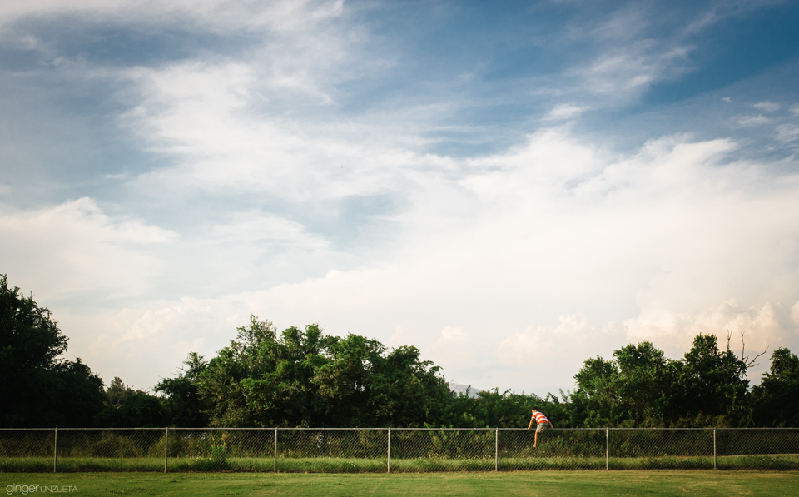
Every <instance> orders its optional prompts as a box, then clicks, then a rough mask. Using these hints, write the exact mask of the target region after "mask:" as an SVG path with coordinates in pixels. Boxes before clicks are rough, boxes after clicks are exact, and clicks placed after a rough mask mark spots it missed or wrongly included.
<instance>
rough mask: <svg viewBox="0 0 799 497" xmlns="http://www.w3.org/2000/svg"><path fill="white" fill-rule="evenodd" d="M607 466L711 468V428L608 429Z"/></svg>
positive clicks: (623, 467)
mask: <svg viewBox="0 0 799 497" xmlns="http://www.w3.org/2000/svg"><path fill="white" fill-rule="evenodd" d="M608 438H609V443H608V452H609V454H610V459H609V466H610V468H611V469H713V430H692V429H668V430H665V429H652V430H623V429H622V430H610V431H609V437H608Z"/></svg>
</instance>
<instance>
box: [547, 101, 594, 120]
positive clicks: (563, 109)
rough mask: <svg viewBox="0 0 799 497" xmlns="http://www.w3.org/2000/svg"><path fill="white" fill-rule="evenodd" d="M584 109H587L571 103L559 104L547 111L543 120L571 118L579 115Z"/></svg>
mask: <svg viewBox="0 0 799 497" xmlns="http://www.w3.org/2000/svg"><path fill="white" fill-rule="evenodd" d="M586 110H588V108H586V107H578V106H576V105H572V104H559V105H556V106H555V107H554V108H553V109H552V110H551V111H549V113H548V114H547V115H546V116H545V117H544V120H545V121H555V120H560V119H571V118H573V117H577V116H579V115H580V114H582V113H583V112H585V111H586Z"/></svg>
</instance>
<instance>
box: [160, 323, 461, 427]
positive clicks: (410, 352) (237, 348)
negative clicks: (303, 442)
mask: <svg viewBox="0 0 799 497" xmlns="http://www.w3.org/2000/svg"><path fill="white" fill-rule="evenodd" d="M198 361H200V362H198ZM191 363H194V364H196V365H197V367H196V368H195V372H194V373H192V376H191V377H187V376H186V375H184V376H182V377H178V378H176V379H167V380H164V381H162V382H161V383H160V384H159V386H158V387H157V388H158V389H159V390H160V391H162V392H164V393H166V394H167V400H166V402H167V403H168V404H169V403H172V404H174V405H177V404H179V403H180V402H189V394H188V393H191V390H190V389H189V388H188V386H189V385H192V386H193V387H194V388H196V394H197V397H196V399H195V401H193V402H194V405H196V406H203V407H204V412H205V413H206V414H207V415H208V417H209V420H210V424H211V425H213V426H231V427H237V426H286V427H294V426H320V427H326V426H327V427H336V426H421V425H423V424H424V423H426V422H436V421H437V420H438V419H439V416H440V413H441V412H442V409H443V406H444V404H445V403H446V402H447V401H448V400H449V399H450V397H451V394H450V392H449V390H448V388H447V386H446V383H445V382H444V379H443V378H442V377H441V376H439V375H438V371H439V368H438V367H437V366H435V365H433V364H432V362H430V361H422V360H421V359H420V357H419V350H418V349H416V348H415V347H412V346H403V347H398V348H396V349H392V350H387V349H386V347H385V346H384V345H383V344H381V343H380V342H379V341H377V340H370V339H367V338H365V337H363V336H360V335H352V334H351V335H348V336H347V337H346V338H341V337H338V336H329V335H325V334H324V333H323V332H322V330H321V329H320V328H319V326H318V325H309V326H306V327H305V329H304V330H300V329H299V328H297V327H291V328H288V329H286V330H284V331H283V332H282V333H281V334H280V335H279V336H278V334H277V331H276V329H275V327H274V326H273V325H272V323H271V322H269V321H259V320H258V318H256V317H255V316H253V317H252V318H251V321H250V325H249V326H245V327H240V328H238V334H237V337H236V339H235V340H233V341H231V343H230V346H228V347H225V348H223V349H222V350H220V351H219V353H218V355H217V356H216V357H214V358H213V359H211V360H210V361H209V362H208V363H207V365H206V364H204V363H202V362H201V358H199V356H196V355H195V356H190V359H189V361H187V363H186V364H191ZM190 370H191V367H190ZM179 380H182V381H184V383H179ZM185 382H188V383H185ZM176 385H180V386H181V388H183V390H180V391H178V390H177V388H176V387H175V386H176ZM184 387H185V388H184ZM187 392H188V393H187Z"/></svg>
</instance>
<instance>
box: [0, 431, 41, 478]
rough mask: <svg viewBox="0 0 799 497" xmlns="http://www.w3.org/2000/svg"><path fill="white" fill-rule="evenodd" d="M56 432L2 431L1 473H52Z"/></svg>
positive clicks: (0, 432)
mask: <svg viewBox="0 0 799 497" xmlns="http://www.w3.org/2000/svg"><path fill="white" fill-rule="evenodd" d="M54 440H55V430H0V471H5V472H11V471H36V472H41V471H52V470H53V450H54V447H55V445H54Z"/></svg>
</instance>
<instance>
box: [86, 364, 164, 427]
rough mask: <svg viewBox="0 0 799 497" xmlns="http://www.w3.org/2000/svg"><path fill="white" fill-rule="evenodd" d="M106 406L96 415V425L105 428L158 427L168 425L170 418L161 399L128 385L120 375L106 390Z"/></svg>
mask: <svg viewBox="0 0 799 497" xmlns="http://www.w3.org/2000/svg"><path fill="white" fill-rule="evenodd" d="M105 396H106V400H105V406H104V407H103V410H102V411H101V412H100V413H99V414H98V415H97V416H96V417H95V419H94V425H95V426H101V427H104V428H156V427H159V426H166V425H167V424H168V421H169V418H168V413H167V411H166V410H165V408H164V406H163V405H162V402H161V399H159V398H158V397H156V396H154V395H150V394H148V393H147V392H144V391H142V390H134V389H132V388H130V387H128V386H126V385H125V384H124V383H123V382H122V379H121V378H119V377H118V376H116V377H114V379H113V380H112V381H111V385H110V386H109V387H108V389H107V390H106V391H105Z"/></svg>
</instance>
